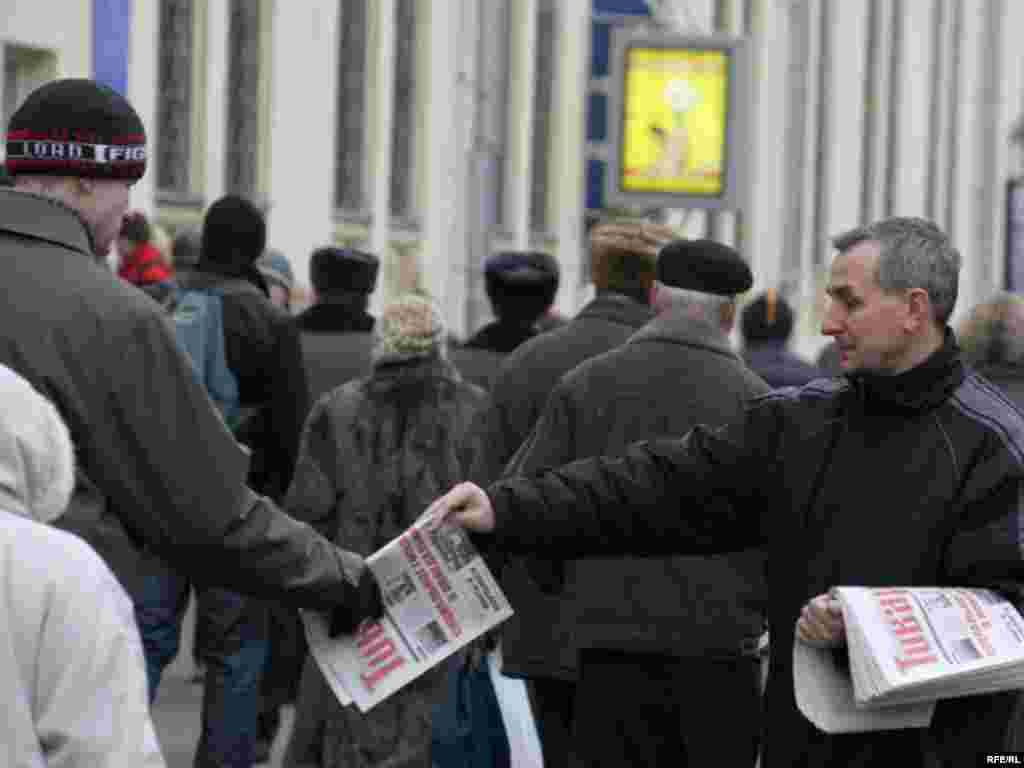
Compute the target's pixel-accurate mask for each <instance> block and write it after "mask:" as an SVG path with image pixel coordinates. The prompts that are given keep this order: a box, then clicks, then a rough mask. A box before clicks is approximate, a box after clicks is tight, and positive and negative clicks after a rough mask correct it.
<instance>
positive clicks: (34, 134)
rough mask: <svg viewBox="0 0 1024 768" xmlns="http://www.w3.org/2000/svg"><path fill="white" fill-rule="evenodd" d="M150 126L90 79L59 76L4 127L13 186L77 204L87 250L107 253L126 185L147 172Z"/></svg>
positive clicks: (72, 205)
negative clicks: (87, 241) (147, 135)
mask: <svg viewBox="0 0 1024 768" xmlns="http://www.w3.org/2000/svg"><path fill="white" fill-rule="evenodd" d="M146 157H147V155H146V131H145V129H144V128H143V126H142V121H141V120H140V119H139V116H138V114H137V113H136V112H135V110H134V109H132V106H131V105H130V104H129V103H128V102H127V101H125V99H124V98H123V97H122V96H121V95H120V94H118V93H116V92H115V91H114V90H112V89H111V88H108V87H107V86H105V85H101V84H100V83H96V82H94V81H92V80H77V79H68V80H55V81H53V82H50V83H47V84H46V85H44V86H42V87H40V88H38V89H37V90H35V91H33V92H32V93H31V94H30V95H29V96H28V98H27V99H25V101H24V103H23V104H22V105H21V106H20V107H19V108H18V110H17V111H16V112H15V113H14V115H13V116H12V117H11V121H10V124H9V125H8V128H7V161H6V165H7V172H8V173H9V174H10V175H11V176H13V177H14V180H15V186H16V187H17V188H18V189H20V190H22V191H25V192H33V193H36V194H42V195H45V196H46V197H48V198H51V199H54V200H58V201H60V202H62V203H64V204H65V205H66V206H68V207H69V208H71V209H72V210H74V211H75V212H76V213H77V215H78V218H79V220H80V221H82V222H83V223H84V224H85V226H86V230H87V234H88V236H89V240H90V246H91V248H90V250H91V251H92V252H93V254H95V256H97V257H99V258H101V259H105V258H106V257H107V254H108V253H109V252H110V247H111V245H112V244H113V242H114V240H115V239H116V238H117V235H118V233H119V232H120V231H121V218H122V217H123V216H124V214H125V211H127V210H128V201H129V190H130V189H131V186H132V184H134V183H135V182H136V181H138V180H139V179H140V178H142V175H143V174H144V173H145V172H146Z"/></svg>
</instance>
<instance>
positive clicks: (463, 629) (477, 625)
mask: <svg viewBox="0 0 1024 768" xmlns="http://www.w3.org/2000/svg"><path fill="white" fill-rule="evenodd" d="M366 566H367V567H368V568H369V569H370V571H371V573H373V575H374V577H375V578H376V580H377V583H378V584H379V585H380V590H381V595H382V597H383V599H384V605H385V613H384V615H383V616H382V617H381V618H380V619H379V620H376V621H364V622H363V623H362V625H360V627H359V629H358V630H357V631H356V633H355V634H353V635H342V636H339V637H335V638H331V637H329V636H328V631H327V620H326V617H325V616H323V615H322V614H319V613H315V612H312V611H303V612H302V619H303V622H304V624H305V627H306V637H307V639H308V640H309V650H310V653H311V654H312V656H313V658H314V659H315V660H316V663H317V665H318V666H319V667H320V670H321V671H322V672H323V674H324V677H325V678H326V679H327V682H328V684H329V685H330V687H331V690H332V691H333V692H334V695H335V696H336V697H337V699H338V701H339V702H341V704H342V706H348V705H349V704H352V703H353V702H354V703H355V705H356V706H357V707H359V709H360V711H362V712H366V711H367V710H369V709H371V708H372V707H374V706H376V705H377V704H379V703H380V702H382V701H383V700H384V699H386V698H387V697H388V696H390V695H392V694H393V693H395V692H396V691H398V690H400V689H401V688H403V687H404V686H406V685H408V684H409V683H410V682H412V681H413V680H415V679H416V678H417V677H419V676H420V675H422V674H423V673H424V672H426V671H427V670H428V669H430V668H432V667H434V666H436V665H438V664H439V663H441V662H442V661H443V660H444V659H446V658H447V657H448V656H450V655H451V654H453V653H454V652H455V651H457V650H459V649H460V648H462V647H464V646H465V645H467V644H468V643H470V642H472V641H473V640H474V639H476V638H477V637H479V636H480V635H482V634H483V633H484V632H487V631H488V630H489V629H492V628H493V627H495V626H497V625H498V624H500V623H501V622H503V621H505V620H506V619H507V618H508V617H510V616H511V615H512V608H511V607H510V606H509V603H508V600H506V599H505V595H504V593H503V592H502V591H501V588H500V587H499V586H498V583H497V581H496V580H495V578H494V576H493V574H491V571H490V569H488V567H487V565H486V564H485V563H484V561H483V558H481V557H480V555H479V554H478V553H477V551H476V549H475V548H474V547H473V544H472V542H470V540H469V537H468V536H467V535H466V533H465V531H463V530H462V529H461V528H457V527H454V526H451V525H448V524H440V525H438V524H437V523H436V522H435V521H434V520H433V519H431V518H428V517H422V518H420V519H419V520H417V521H416V523H415V524H413V525H412V527H410V528H409V529H408V530H406V531H405V532H404V533H403V534H402V535H401V536H399V537H398V538H397V539H394V540H393V541H390V542H388V543H387V544H385V545H384V546H383V547H381V548H380V549H379V550H378V551H376V552H374V553H373V554H372V555H370V556H369V557H368V558H366Z"/></svg>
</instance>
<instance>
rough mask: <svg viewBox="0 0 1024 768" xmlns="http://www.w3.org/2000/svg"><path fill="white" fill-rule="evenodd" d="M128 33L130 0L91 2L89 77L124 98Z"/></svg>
mask: <svg viewBox="0 0 1024 768" xmlns="http://www.w3.org/2000/svg"><path fill="white" fill-rule="evenodd" d="M131 31H132V0H93V3H92V76H93V78H95V79H96V80H98V81H99V82H101V83H105V84H107V85H109V86H110V87H111V88H113V89H114V90H115V91H117V92H118V93H121V94H125V95H127V93H128V51H129V48H130V44H131Z"/></svg>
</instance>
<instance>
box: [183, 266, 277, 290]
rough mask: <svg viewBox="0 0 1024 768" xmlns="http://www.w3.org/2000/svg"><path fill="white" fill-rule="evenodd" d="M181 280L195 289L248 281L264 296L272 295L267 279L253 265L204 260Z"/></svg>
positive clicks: (184, 284) (185, 286)
mask: <svg viewBox="0 0 1024 768" xmlns="http://www.w3.org/2000/svg"><path fill="white" fill-rule="evenodd" d="M180 280H181V284H182V287H184V288H191V289H193V290H202V289H204V288H216V287H218V286H222V285H225V284H228V283H235V284H238V283H246V284H248V285H249V286H250V287H252V289H253V290H254V291H255V292H258V293H261V294H262V295H263V296H264V297H269V296H270V290H269V289H268V288H267V281H266V280H265V279H264V278H263V275H261V274H260V273H259V270H257V269H256V268H255V267H252V266H249V267H228V266H225V265H222V264H215V263H213V262H210V261H202V262H200V263H199V264H198V265H196V268H195V269H193V270H190V271H189V272H188V273H187V274H185V275H182V276H181V278H180Z"/></svg>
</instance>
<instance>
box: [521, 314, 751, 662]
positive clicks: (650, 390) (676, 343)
mask: <svg viewBox="0 0 1024 768" xmlns="http://www.w3.org/2000/svg"><path fill="white" fill-rule="evenodd" d="M768 391H769V387H768V385H767V384H765V383H764V381H762V380H761V379H760V378H759V377H758V376H757V375H756V374H754V373H753V372H752V371H750V370H749V369H748V368H747V367H746V366H745V365H744V364H743V362H742V360H740V358H739V357H738V356H737V355H736V353H735V352H733V351H732V349H730V347H729V340H728V339H727V338H726V336H725V334H723V333H722V331H721V330H720V329H719V328H716V327H713V326H711V325H709V324H707V323H704V322H701V321H697V320H693V319H690V318H688V317H685V316H683V315H681V314H680V313H678V312H675V313H673V312H671V311H669V312H666V313H663V314H661V315H659V316H658V317H656V318H655V319H654V320H652V321H651V322H650V323H648V324H647V325H646V326H644V327H643V328H642V329H641V330H640V331H638V332H637V333H636V334H635V335H634V336H633V337H632V338H630V340H629V341H627V342H626V343H625V344H623V345H622V346H620V347H618V348H616V349H613V350H611V351H610V352H606V353H605V354H603V355H599V356H597V357H592V358H591V359H590V360H587V361H586V362H584V363H582V364H581V365H579V366H577V367H576V368H574V369H573V370H572V371H570V372H569V373H567V374H566V375H565V376H563V377H562V380H561V381H560V382H559V383H558V386H556V387H555V389H554V391H552V393H551V397H549V398H548V403H547V405H546V406H545V408H544V412H543V414H542V415H541V418H540V421H539V422H538V423H537V426H536V428H535V430H534V433H533V435H532V437H531V439H530V442H529V443H528V445H527V447H525V448H524V449H523V453H522V456H521V457H518V458H517V462H518V468H519V470H520V471H521V472H523V473H524V474H532V473H534V472H537V471H540V470H542V469H548V468H553V467H560V466H562V465H563V464H568V463H569V462H570V461H574V460H576V459H582V458H586V457H588V456H614V455H619V454H621V453H623V452H624V451H625V450H626V448H628V447H629V445H630V444H631V443H633V442H635V441H637V440H646V439H653V438H658V437H673V436H679V435H683V434H686V433H687V432H688V431H689V430H691V429H692V428H693V427H695V426H696V425H697V424H726V423H729V422H731V421H736V420H739V419H741V418H742V417H743V409H744V407H745V405H746V404H747V402H748V401H749V400H751V399H752V398H754V397H756V396H758V395H763V394H765V393H766V392H768ZM764 569H765V557H764V553H763V552H762V551H760V550H757V549H751V550H748V551H746V552H740V553H735V554H731V555H725V556H720V557H673V558H630V557H616V558H593V559H586V560H575V561H570V562H569V563H566V565H565V581H564V585H563V589H562V596H563V599H564V606H565V608H564V614H563V619H564V623H565V624H566V625H567V627H568V632H567V634H569V635H571V637H572V640H573V643H574V645H575V646H576V647H577V648H579V649H587V648H596V649H602V650H616V651H627V652H631V653H657V654H665V655H669V656H677V657H690V658H701V657H704V658H711V657H717V658H723V657H724V658H729V657H733V658H735V657H738V656H740V655H743V654H744V653H746V654H748V655H753V654H752V653H751V651H752V649H754V648H755V647H756V644H757V639H758V636H759V635H760V634H761V633H762V631H763V628H764V622H765V609H766V607H767V591H766V587H765V570H764ZM534 631H535V632H536V633H538V634H541V635H547V630H546V628H545V627H543V626H539V627H535V628H534Z"/></svg>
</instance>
